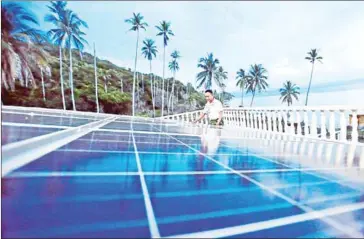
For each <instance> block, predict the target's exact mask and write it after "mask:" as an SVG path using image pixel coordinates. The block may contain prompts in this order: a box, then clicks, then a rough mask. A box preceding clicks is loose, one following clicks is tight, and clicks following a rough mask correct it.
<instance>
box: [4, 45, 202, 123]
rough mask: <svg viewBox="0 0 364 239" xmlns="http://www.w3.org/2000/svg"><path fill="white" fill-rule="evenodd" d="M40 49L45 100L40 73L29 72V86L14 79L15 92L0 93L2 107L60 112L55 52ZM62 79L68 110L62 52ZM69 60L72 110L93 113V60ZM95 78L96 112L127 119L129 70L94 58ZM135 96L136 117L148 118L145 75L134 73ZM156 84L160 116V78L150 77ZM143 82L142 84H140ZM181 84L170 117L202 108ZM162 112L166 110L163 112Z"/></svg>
mask: <svg viewBox="0 0 364 239" xmlns="http://www.w3.org/2000/svg"><path fill="white" fill-rule="evenodd" d="M40 47H43V48H44V49H45V50H46V51H47V52H48V53H49V54H50V57H49V59H48V64H49V68H50V73H51V74H50V76H49V75H47V74H43V75H44V83H45V93H46V100H45V101H44V100H43V94H42V85H41V72H40V70H39V72H33V74H34V81H33V82H32V84H30V86H28V87H25V86H22V84H20V82H21V81H20V80H19V79H15V84H16V87H15V91H10V90H9V91H7V90H5V89H4V88H3V90H2V103H3V104H4V105H18V106H32V107H45V108H57V109H62V108H63V106H62V95H61V90H60V89H61V86H60V74H59V71H60V67H59V56H58V54H59V51H58V48H56V47H53V46H51V45H46V46H40ZM63 53H64V55H63V79H64V87H65V100H66V105H67V106H66V107H67V109H72V102H71V94H70V92H71V91H70V88H69V53H68V51H64V52H63ZM72 57H73V61H72V64H73V67H72V69H73V82H74V92H75V101H76V108H77V110H78V111H91V112H96V98H95V85H94V82H95V76H94V56H93V55H91V54H89V53H82V59H81V56H80V54H79V52H78V51H76V50H73V51H72ZM97 76H98V92H99V103H100V111H101V112H104V113H113V114H125V115H130V114H131V112H132V95H131V92H132V83H133V72H132V71H131V69H126V68H123V67H119V66H117V65H115V64H113V63H112V62H110V61H108V60H102V59H99V58H97ZM137 76H138V81H137V92H136V103H137V104H136V105H137V107H136V114H137V115H142V116H151V115H152V111H153V107H152V98H151V87H150V86H151V84H150V83H151V81H150V79H149V78H150V76H149V74H145V73H141V72H137ZM153 77H155V79H156V81H157V82H158V83H157V84H158V90H157V93H156V95H157V97H156V113H157V115H160V109H161V95H162V91H161V90H160V88H161V84H162V78H161V77H160V76H156V75H154V76H153ZM142 78H143V82H142ZM171 87H172V79H171V78H168V79H166V80H165V89H168V90H167V91H165V93H164V95H165V102H167V96H169V93H170V91H171ZM188 88H189V89H188V91H189V93H187V86H186V85H184V84H183V83H182V82H181V81H178V80H176V83H175V92H176V93H177V95H176V96H175V97H174V113H180V112H184V111H186V110H188V111H191V110H196V109H199V108H201V107H203V105H204V103H205V102H204V101H205V100H204V97H203V94H201V93H200V92H198V91H196V90H195V89H194V88H193V87H192V85H190V86H189V87H188ZM165 111H166V110H165Z"/></svg>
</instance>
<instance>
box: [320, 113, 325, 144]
mask: <svg viewBox="0 0 364 239" xmlns="http://www.w3.org/2000/svg"><path fill="white" fill-rule="evenodd" d="M320 118H321V139H326V116H325V110H321V117H320Z"/></svg>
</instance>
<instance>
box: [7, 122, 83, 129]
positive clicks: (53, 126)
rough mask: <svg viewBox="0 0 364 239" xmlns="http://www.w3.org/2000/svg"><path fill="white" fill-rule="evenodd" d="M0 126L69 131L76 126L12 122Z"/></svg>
mask: <svg viewBox="0 0 364 239" xmlns="http://www.w3.org/2000/svg"><path fill="white" fill-rule="evenodd" d="M1 125H2V126H15V127H32V128H59V129H69V128H74V127H76V126H64V125H45V124H29V123H14V122H1Z"/></svg>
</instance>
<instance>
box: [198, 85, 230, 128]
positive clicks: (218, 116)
mask: <svg viewBox="0 0 364 239" xmlns="http://www.w3.org/2000/svg"><path fill="white" fill-rule="evenodd" d="M205 99H206V101H207V103H206V105H205V108H204V110H203V112H202V113H201V115H200V117H199V118H198V119H197V120H195V121H194V122H193V123H196V122H198V121H200V120H201V119H202V118H203V117H205V115H207V117H208V119H209V125H216V126H222V125H224V121H223V120H222V111H223V107H222V104H221V102H220V101H219V100H217V99H215V97H214V95H213V93H212V90H206V91H205Z"/></svg>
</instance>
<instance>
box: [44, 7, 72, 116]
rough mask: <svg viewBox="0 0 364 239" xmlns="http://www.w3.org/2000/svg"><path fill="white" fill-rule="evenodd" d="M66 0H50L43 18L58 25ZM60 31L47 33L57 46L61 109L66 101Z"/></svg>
mask: <svg viewBox="0 0 364 239" xmlns="http://www.w3.org/2000/svg"><path fill="white" fill-rule="evenodd" d="M66 5H67V2H66V1H52V2H51V5H50V6H48V9H49V10H50V11H51V14H48V15H46V16H45V18H44V20H45V21H48V22H51V23H53V24H54V25H55V26H58V23H62V22H63V21H64V20H63V18H64V17H65V11H66V10H65V8H66ZM61 32H62V31H61V30H59V31H58V35H56V34H53V33H52V32H51V31H49V32H48V33H49V35H50V36H51V38H53V39H52V40H54V43H55V44H56V45H57V46H58V47H59V77H60V83H61V94H62V103H63V110H66V101H65V98H64V88H63V86H64V83H63V72H62V47H63V45H64V42H65V34H62V33H61Z"/></svg>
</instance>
